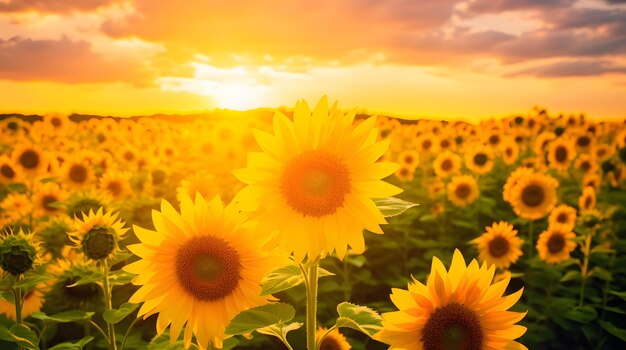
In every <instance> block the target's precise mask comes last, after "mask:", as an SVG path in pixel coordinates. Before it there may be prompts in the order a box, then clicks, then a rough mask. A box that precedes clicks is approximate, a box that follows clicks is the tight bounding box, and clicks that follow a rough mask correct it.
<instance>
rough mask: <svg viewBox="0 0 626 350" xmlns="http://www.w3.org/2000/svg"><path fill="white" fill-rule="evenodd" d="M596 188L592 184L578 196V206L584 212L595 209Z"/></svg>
mask: <svg viewBox="0 0 626 350" xmlns="http://www.w3.org/2000/svg"><path fill="white" fill-rule="evenodd" d="M595 207H596V190H595V189H594V188H593V187H591V186H586V187H585V188H583V193H582V194H581V195H580V197H578V208H579V209H580V211H581V212H582V213H584V212H586V211H590V210H593V209H595Z"/></svg>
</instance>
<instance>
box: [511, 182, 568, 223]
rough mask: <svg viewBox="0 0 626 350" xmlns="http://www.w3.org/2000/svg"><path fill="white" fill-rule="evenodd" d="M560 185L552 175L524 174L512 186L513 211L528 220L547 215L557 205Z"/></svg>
mask: <svg viewBox="0 0 626 350" xmlns="http://www.w3.org/2000/svg"><path fill="white" fill-rule="evenodd" d="M558 185H559V183H558V181H557V180H555V179H554V178H553V177H552V176H550V175H545V174H540V173H533V174H530V175H526V176H524V177H523V178H521V179H520V180H519V181H518V182H517V184H516V185H515V186H513V187H512V188H511V192H512V193H511V195H510V203H511V206H512V207H513V211H514V212H515V214H517V215H518V216H520V217H522V218H524V219H528V220H535V219H541V218H543V217H545V216H546V215H548V213H549V212H551V211H552V209H554V206H555V205H556V201H557V195H556V188H557V187H558Z"/></svg>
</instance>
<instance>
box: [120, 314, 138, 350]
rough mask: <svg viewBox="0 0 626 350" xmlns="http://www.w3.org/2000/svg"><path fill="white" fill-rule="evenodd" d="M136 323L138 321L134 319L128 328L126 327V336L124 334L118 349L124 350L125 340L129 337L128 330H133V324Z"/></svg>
mask: <svg viewBox="0 0 626 350" xmlns="http://www.w3.org/2000/svg"><path fill="white" fill-rule="evenodd" d="M137 321H139V317H137V318H135V319H134V320H133V322H131V324H130V326H128V329H127V330H126V334H124V339H122V346H121V347H120V350H124V348H125V347H126V339H127V338H128V336H129V335H130V330H131V329H133V326H134V325H135V323H137Z"/></svg>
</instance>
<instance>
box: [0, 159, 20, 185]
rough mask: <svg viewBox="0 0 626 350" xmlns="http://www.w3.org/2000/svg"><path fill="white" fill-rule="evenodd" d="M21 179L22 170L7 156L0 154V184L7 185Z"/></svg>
mask: <svg viewBox="0 0 626 350" xmlns="http://www.w3.org/2000/svg"><path fill="white" fill-rule="evenodd" d="M22 180H23V174H22V170H21V169H20V168H19V167H17V166H16V165H15V162H14V161H13V160H11V159H10V158H9V157H7V156H0V184H4V185H8V184H12V183H18V182H21V181H22Z"/></svg>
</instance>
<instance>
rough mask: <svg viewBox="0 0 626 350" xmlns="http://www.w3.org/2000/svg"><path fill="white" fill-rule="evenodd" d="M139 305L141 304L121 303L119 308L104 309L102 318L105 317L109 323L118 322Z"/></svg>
mask: <svg viewBox="0 0 626 350" xmlns="http://www.w3.org/2000/svg"><path fill="white" fill-rule="evenodd" d="M137 307H139V304H133V303H124V304H122V305H120V308H119V309H113V310H106V311H104V312H103V313H102V318H104V320H105V321H106V322H107V323H112V324H116V323H119V322H120V321H121V320H123V319H124V318H126V316H128V315H130V314H131V313H132V312H133V311H135V309H137Z"/></svg>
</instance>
